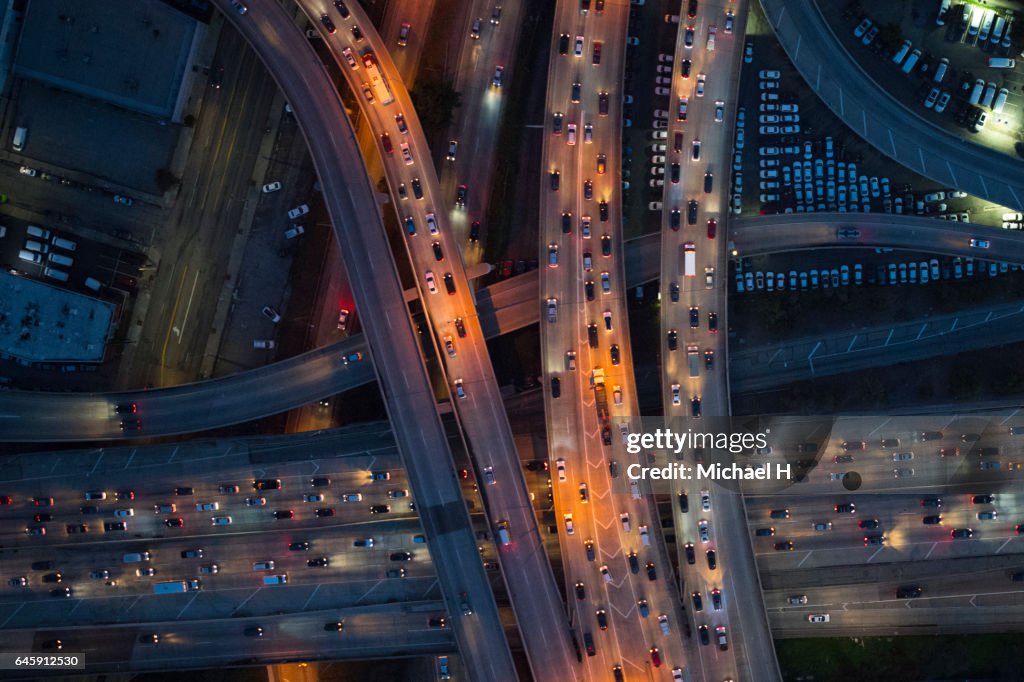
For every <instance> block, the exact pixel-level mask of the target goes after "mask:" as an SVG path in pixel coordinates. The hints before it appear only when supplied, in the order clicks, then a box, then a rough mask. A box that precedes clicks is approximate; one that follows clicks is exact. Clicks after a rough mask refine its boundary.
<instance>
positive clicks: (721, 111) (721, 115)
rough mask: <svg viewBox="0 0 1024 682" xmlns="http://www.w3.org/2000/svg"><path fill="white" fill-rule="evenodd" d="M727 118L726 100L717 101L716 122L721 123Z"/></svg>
mask: <svg viewBox="0 0 1024 682" xmlns="http://www.w3.org/2000/svg"><path fill="white" fill-rule="evenodd" d="M724 119H725V102H722V101H718V102H715V123H721V122H722V121H723V120H724Z"/></svg>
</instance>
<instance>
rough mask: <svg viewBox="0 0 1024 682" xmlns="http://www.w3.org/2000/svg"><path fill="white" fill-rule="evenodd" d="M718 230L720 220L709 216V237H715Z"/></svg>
mask: <svg viewBox="0 0 1024 682" xmlns="http://www.w3.org/2000/svg"><path fill="white" fill-rule="evenodd" d="M717 232H718V221H717V220H715V219H714V218H708V239H714V238H715V234H716V233H717Z"/></svg>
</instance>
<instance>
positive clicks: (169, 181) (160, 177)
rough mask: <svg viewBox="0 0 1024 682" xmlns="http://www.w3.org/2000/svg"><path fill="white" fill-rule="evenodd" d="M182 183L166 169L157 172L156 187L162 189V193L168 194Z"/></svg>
mask: <svg viewBox="0 0 1024 682" xmlns="http://www.w3.org/2000/svg"><path fill="white" fill-rule="evenodd" d="M180 183H181V180H180V179H178V178H177V177H176V176H175V175H174V173H172V172H171V171H170V170H168V169H166V168H158V169H157V171H156V186H157V187H159V188H160V191H161V192H167V191H169V190H172V189H174V188H175V187H177V186H178V185H179V184H180Z"/></svg>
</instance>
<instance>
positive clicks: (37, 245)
mask: <svg viewBox="0 0 1024 682" xmlns="http://www.w3.org/2000/svg"><path fill="white" fill-rule="evenodd" d="M25 248H26V249H28V250H29V251H35V252H36V253H50V246H49V245H48V244H44V243H42V242H37V241H36V240H34V239H28V240H26V241H25Z"/></svg>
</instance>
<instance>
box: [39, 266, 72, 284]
mask: <svg viewBox="0 0 1024 682" xmlns="http://www.w3.org/2000/svg"><path fill="white" fill-rule="evenodd" d="M43 276H45V277H49V278H50V279H55V280H57V281H58V282H66V281H68V273H66V272H64V271H63V270H57V269H56V268H44V269H43Z"/></svg>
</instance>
